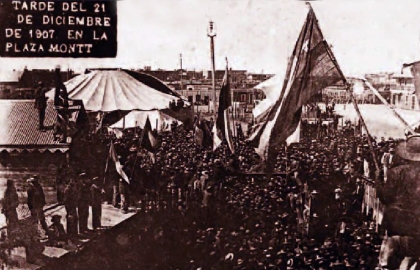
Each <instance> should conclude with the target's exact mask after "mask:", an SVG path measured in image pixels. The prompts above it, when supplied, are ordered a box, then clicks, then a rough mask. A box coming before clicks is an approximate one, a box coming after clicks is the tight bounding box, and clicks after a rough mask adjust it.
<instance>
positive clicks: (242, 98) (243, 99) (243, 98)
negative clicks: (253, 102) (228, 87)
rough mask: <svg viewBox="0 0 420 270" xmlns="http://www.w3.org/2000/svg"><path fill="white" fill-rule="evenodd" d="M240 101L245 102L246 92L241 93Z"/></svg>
mask: <svg viewBox="0 0 420 270" xmlns="http://www.w3.org/2000/svg"><path fill="white" fill-rule="evenodd" d="M241 102H246V94H241Z"/></svg>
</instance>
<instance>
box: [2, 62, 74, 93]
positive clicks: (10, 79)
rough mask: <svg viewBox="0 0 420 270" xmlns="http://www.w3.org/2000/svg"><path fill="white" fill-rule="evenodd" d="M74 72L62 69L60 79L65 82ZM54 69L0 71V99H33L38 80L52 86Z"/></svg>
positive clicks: (49, 86) (46, 85)
mask: <svg viewBox="0 0 420 270" xmlns="http://www.w3.org/2000/svg"><path fill="white" fill-rule="evenodd" d="M74 76H76V74H75V73H74V72H73V71H72V70H67V71H62V72H61V79H62V80H63V81H64V82H65V81H68V80H70V79H72V78H73V77H74ZM54 78H55V73H54V70H48V69H33V70H28V69H26V68H25V69H24V70H23V71H15V70H14V71H10V72H8V71H1V72H0V98H1V99H33V98H34V93H35V89H36V85H37V83H38V82H43V84H44V86H45V87H47V88H49V89H50V88H53V87H54Z"/></svg>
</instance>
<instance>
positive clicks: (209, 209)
mask: <svg viewBox="0 0 420 270" xmlns="http://www.w3.org/2000/svg"><path fill="white" fill-rule="evenodd" d="M302 134H303V135H304V136H302V139H301V142H300V143H298V144H294V145H291V146H288V147H286V146H285V148H284V150H282V151H280V152H279V155H278V159H277V164H276V171H277V172H279V173H277V174H276V173H275V174H273V175H272V176H271V177H270V178H266V177H265V176H264V175H263V174H260V173H244V172H250V171H255V170H256V169H257V170H258V168H259V165H260V163H261V161H260V159H259V157H258V155H257V154H256V153H255V152H254V149H253V148H252V147H251V145H250V144H249V143H248V142H246V141H244V140H236V139H235V149H236V153H235V154H230V152H229V150H228V148H227V146H226V145H224V146H223V147H221V148H219V149H217V150H216V151H214V152H213V151H211V149H205V148H203V147H201V146H197V145H196V144H195V143H194V134H193V132H192V131H189V130H186V129H183V128H182V127H178V128H177V129H176V130H175V131H173V132H172V133H170V134H162V137H161V140H162V144H161V147H160V148H159V149H158V150H157V151H156V153H154V155H153V156H151V155H150V153H148V152H138V151H137V148H136V147H137V143H138V139H137V137H136V135H135V134H134V133H130V132H129V133H127V134H126V136H125V137H124V138H122V139H116V140H115V146H116V149H117V152H118V154H120V155H121V156H120V158H121V160H122V163H123V164H124V166H125V167H126V168H127V169H126V171H127V172H128V174H130V175H133V178H132V183H130V185H129V189H128V190H130V192H129V193H130V195H131V196H132V197H136V199H135V200H133V202H134V201H140V204H139V205H140V208H142V209H143V210H145V212H148V215H157V214H156V213H159V212H161V211H159V210H166V209H168V208H171V207H173V208H174V209H177V210H178V211H175V213H174V214H173V215H168V214H167V213H166V211H165V213H166V214H165V219H166V218H167V221H166V222H163V223H164V224H168V226H170V228H169V227H168V228H164V227H163V228H162V227H160V226H158V227H159V228H161V230H162V231H159V232H156V237H155V238H154V240H153V242H151V243H150V245H154V246H155V245H156V244H157V246H158V247H156V246H155V248H153V249H151V250H155V251H154V252H156V253H157V254H161V256H159V255H156V254H155V255H153V256H150V255H151V254H150V253H149V252H147V251H143V253H144V252H146V253H147V255H145V256H146V257H145V258H146V259H145V260H144V261H145V263H147V262H149V263H150V264H148V265H147V267H149V268H150V269H152V268H153V267H155V269H159V267H162V265H171V267H173V269H177V268H179V269H199V268H200V267H201V269H212V268H213V269H251V268H252V269H254V268H255V269H276V267H277V268H278V269H286V268H287V269H375V267H376V265H377V264H378V255H379V250H380V244H381V237H380V236H381V235H382V233H383V232H382V231H381V230H380V226H379V231H378V225H377V224H376V223H375V221H374V220H373V219H372V216H371V215H370V216H366V215H364V214H363V213H362V205H363V195H364V183H365V180H367V179H372V177H373V172H374V171H375V170H374V167H375V165H374V162H373V157H372V155H371V153H370V151H369V145H368V140H367V136H366V135H361V134H360V133H359V132H358V131H357V130H356V129H355V127H353V126H352V125H351V124H350V123H347V125H346V126H345V127H343V128H342V129H340V130H336V129H335V127H334V125H332V126H326V125H317V124H309V123H304V124H303V128H302ZM395 143H396V142H395V141H394V140H393V139H392V138H388V139H385V138H381V139H380V140H378V143H375V142H374V144H373V145H372V147H373V148H374V151H375V155H376V159H377V162H378V164H380V167H381V169H382V171H383V170H384V169H385V170H387V169H388V168H390V167H391V166H393V165H395V164H397V163H398V160H396V157H395V156H394V155H393V147H394V145H395ZM132 170H133V171H132ZM150 201H153V205H151V206H150V205H149V204H148V202H150ZM150 208H151V209H152V210H149V209H150ZM178 212H179V213H178ZM370 213H372V209H370ZM152 226H156V224H154V225H152ZM169 239H170V240H169ZM169 242H171V243H172V244H171V243H169ZM158 243H161V245H159V244H158ZM143 244H146V243H142V245H143ZM146 250H147V249H146ZM156 256H158V258H159V259H156V261H155V262H154V263H155V265H153V263H152V262H151V261H153V259H152V258H155V257H156ZM127 263H128V264H129V262H127Z"/></svg>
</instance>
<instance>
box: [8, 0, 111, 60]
mask: <svg viewBox="0 0 420 270" xmlns="http://www.w3.org/2000/svg"><path fill="white" fill-rule="evenodd" d="M0 56H2V57H76V58H77V57H94V58H103V57H116V56H117V3H116V0H102V1H101V0H99V1H95V0H92V1H88V0H85V1H83V0H76V1H58V0H57V1H12V0H6V1H4V0H0Z"/></svg>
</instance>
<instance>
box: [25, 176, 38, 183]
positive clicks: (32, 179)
mask: <svg viewBox="0 0 420 270" xmlns="http://www.w3.org/2000/svg"><path fill="white" fill-rule="evenodd" d="M26 182H27V183H32V182H36V179H35V178H33V177H30V178H28V180H26Z"/></svg>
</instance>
